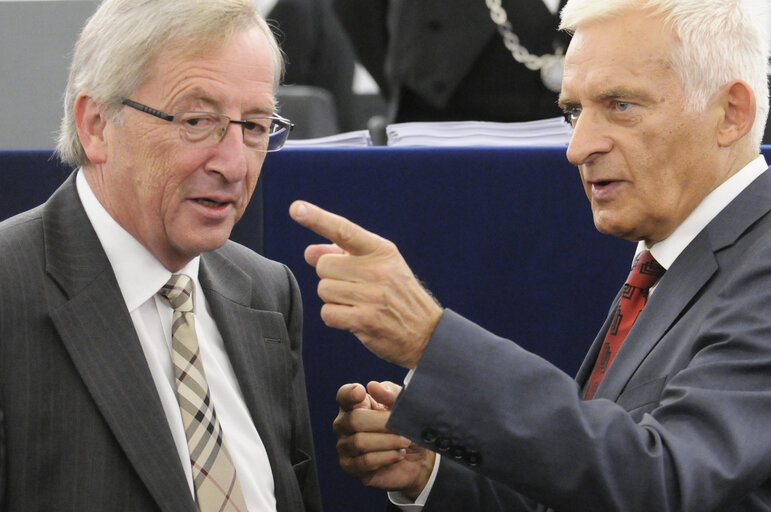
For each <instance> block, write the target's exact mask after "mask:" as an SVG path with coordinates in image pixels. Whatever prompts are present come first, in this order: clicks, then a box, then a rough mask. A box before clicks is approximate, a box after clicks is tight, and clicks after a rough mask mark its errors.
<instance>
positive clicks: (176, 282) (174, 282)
mask: <svg viewBox="0 0 771 512" xmlns="http://www.w3.org/2000/svg"><path fill="white" fill-rule="evenodd" d="M158 294H159V295H160V296H161V297H163V298H164V299H165V300H166V302H167V303H168V304H169V305H170V306H171V307H172V308H174V310H175V311H182V312H188V311H193V280H192V279H190V277H188V276H186V275H185V274H174V275H172V276H171V277H170V278H169V280H168V282H166V284H164V285H163V286H162V287H161V289H160V290H159V291H158Z"/></svg>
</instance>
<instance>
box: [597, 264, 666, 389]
mask: <svg viewBox="0 0 771 512" xmlns="http://www.w3.org/2000/svg"><path fill="white" fill-rule="evenodd" d="M663 274H664V267H662V266H661V265H659V264H658V263H657V262H656V260H654V259H653V256H652V255H651V253H650V251H643V252H641V253H640V254H638V255H637V258H636V259H635V263H634V266H633V267H632V271H631V272H629V277H627V279H626V283H624V289H623V291H622V293H621V298H620V299H619V301H618V305H617V306H616V311H615V312H614V314H613V321H612V322H611V324H610V327H609V328H608V332H607V334H606V335H605V341H603V343H602V347H601V348H600V353H599V354H598V356H597V362H596V363H594V370H592V375H591V377H589V385H588V386H587V388H586V396H585V398H586V399H587V400H589V399H590V398H592V397H593V396H594V393H595V391H597V388H598V387H599V385H600V382H602V378H603V377H605V372H606V371H607V369H608V367H609V366H610V363H612V362H613V358H614V357H615V356H616V353H617V352H618V349H619V348H620V347H621V344H622V343H623V342H624V338H626V335H627V334H628V333H629V330H630V329H631V328H632V325H634V322H635V320H637V316H638V315H639V314H640V312H641V311H642V309H643V307H644V306H645V301H646V300H647V298H648V290H649V289H650V287H651V286H653V285H654V283H655V282H656V281H657V280H658V279H659V278H660V277H661V276H662V275H663Z"/></svg>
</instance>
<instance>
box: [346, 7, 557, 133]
mask: <svg viewBox="0 0 771 512" xmlns="http://www.w3.org/2000/svg"><path fill="white" fill-rule="evenodd" d="M331 1H332V6H333V9H334V12H335V14H336V15H337V16H338V18H339V20H340V22H341V23H342V25H343V26H344V27H345V30H346V31H347V33H348V34H349V36H350V38H351V42H352V44H353V47H354V49H355V52H356V56H357V58H358V60H359V61H360V62H361V63H362V64H363V65H364V67H366V69H367V70H368V71H369V73H370V74H371V75H372V77H373V78H374V79H375V80H376V81H377V83H378V84H379V86H380V89H381V91H382V92H383V94H384V96H385V97H386V98H387V100H388V106H389V121H392V122H407V121H457V120H481V121H502V122H510V121H531V120H534V119H544V118H549V117H556V116H559V115H561V112H560V110H559V108H557V103H556V102H557V92H556V91H555V90H553V89H555V88H556V90H557V91H558V90H559V88H558V87H559V73H557V79H556V87H555V84H554V82H555V79H554V77H553V76H552V77H551V78H548V77H547V79H546V82H547V83H548V84H549V85H550V86H551V87H552V90H550V89H549V87H548V86H547V84H545V82H544V78H543V77H542V73H541V72H540V71H539V70H531V69H528V67H526V66H525V65H524V64H522V63H521V62H518V60H517V59H515V57H514V56H513V55H512V49H514V50H515V52H516V53H518V54H519V58H520V59H522V55H523V54H530V55H533V56H541V55H555V54H556V55H559V54H560V53H562V52H564V49H565V48H566V47H567V43H568V36H567V35H566V34H564V33H559V32H557V30H556V28H557V25H558V21H559V19H558V13H559V9H560V8H561V7H562V4H563V3H564V2H563V1H561V0H331ZM491 10H492V11H494V13H495V15H496V21H493V17H492V16H491ZM506 21H508V22H509V24H510V25H509V26H508V30H507V32H508V34H507V38H508V39H509V40H510V44H509V45H508V46H509V47H507V45H505V44H504V37H503V35H502V34H501V33H500V32H499V30H500V29H499V26H498V24H501V25H503V24H505V22H506ZM512 36H513V37H512ZM512 42H513V44H511V43H512ZM517 43H519V45H518V46H517ZM525 58H527V57H525Z"/></svg>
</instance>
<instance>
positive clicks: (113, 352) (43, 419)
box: [0, 175, 321, 512]
mask: <svg viewBox="0 0 771 512" xmlns="http://www.w3.org/2000/svg"><path fill="white" fill-rule="evenodd" d="M0 260H1V261H2V262H3V263H2V265H0V504H2V506H0V509H1V510H3V511H4V512H29V511H33V510H41V511H42V510H50V511H56V512H64V511H73V512H75V511H77V512H88V511H94V512H106V511H110V512H115V511H164V512H172V511H174V512H195V511H196V510H197V509H196V506H195V503H194V502H193V499H192V497H191V494H190V490H189V487H188V484H187V482H186V480H185V476H184V473H183V470H182V466H181V463H180V460H179V456H178V454H177V452H176V449H175V447H174V444H173V441H172V436H171V432H170V430H169V426H168V424H167V422H166V418H165V415H164V412H163V409H162V407H161V402H160V399H159V398H158V394H157V391H156V389H155V386H154V384H153V380H152V377H151V375H150V370H149V368H148V366H147V362H146V359H145V357H144V354H143V352H142V348H141V346H140V344H139V340H138V338H137V336H136V333H135V330H134V327H133V324H132V322H131V318H130V316H129V313H128V311H127V310H126V307H125V304H124V302H123V298H122V295H121V293H120V290H119V289H118V284H117V282H116V280H115V276H114V274H113V272H112V268H111V266H110V264H109V262H108V260H107V257H106V256H105V254H104V251H103V249H102V247H101V245H100V243H99V240H98V239H97V237H96V234H95V233H94V231H93V229H92V227H91V224H90V222H89V221H88V218H87V217H86V214H85V212H84V210H83V207H82V205H81V203H80V200H79V199H78V196H77V192H76V190H75V184H74V175H73V176H71V177H70V179H69V180H68V181H67V182H66V183H65V184H64V185H63V186H62V187H61V188H60V189H59V190H58V191H57V192H56V193H54V195H53V196H52V197H51V198H50V199H49V200H48V201H47V202H46V203H45V204H44V205H42V206H40V207H38V208H36V209H33V210H31V211H29V212H26V213H23V214H21V215H18V216H16V217H13V218H11V219H8V220H7V221H5V222H3V223H2V224H0ZM199 278H200V282H201V286H202V287H203V288H204V290H205V294H206V298H207V300H208V302H209V304H210V306H211V309H212V313H213V316H214V318H215V320H216V322H217V326H218V327H219V329H220V331H221V333H222V337H223V339H224V342H225V347H226V350H227V352H228V355H229V357H230V361H231V362H232V364H233V368H234V370H235V373H236V376H237V379H238V382H239V384H240V387H241V389H242V391H243V394H244V398H245V400H246V404H247V406H248V409H249V411H250V413H251V416H252V419H253V421H254V423H255V425H256V427H257V430H258V432H259V433H260V436H261V438H262V440H263V441H264V443H265V447H266V449H267V452H268V457H269V460H270V464H271V467H272V470H273V475H274V480H275V493H276V500H277V506H278V510H279V511H282V512H295V511H298V510H307V511H318V510H321V504H320V494H319V487H318V481H317V474H316V468H315V462H314V459H313V442H312V438H311V429H310V424H309V415H308V410H307V402H306V395H305V381H304V376H303V365H302V360H301V330H302V308H301V302H300V296H299V291H298V288H297V285H296V283H295V281H294V278H293V276H292V275H291V273H290V272H289V270H288V269H287V268H285V267H284V266H282V265H280V264H278V263H275V262H271V261H269V260H266V259H264V258H262V257H260V256H258V255H256V254H255V253H253V252H251V251H250V250H248V249H246V248H244V247H242V246H239V245H237V244H235V243H232V242H228V243H227V244H226V245H225V246H224V247H223V248H221V249H219V250H217V251H214V252H211V253H207V254H203V255H202V256H201V267H200V275H199Z"/></svg>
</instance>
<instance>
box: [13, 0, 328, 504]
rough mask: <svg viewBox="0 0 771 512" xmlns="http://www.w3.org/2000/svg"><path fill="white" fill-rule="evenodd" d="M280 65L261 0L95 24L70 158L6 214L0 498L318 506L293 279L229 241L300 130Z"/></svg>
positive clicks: (145, 9) (110, 15)
mask: <svg viewBox="0 0 771 512" xmlns="http://www.w3.org/2000/svg"><path fill="white" fill-rule="evenodd" d="M282 66H283V62H282V58H281V53H280V51H279V49H278V47H277V45H276V42H275V40H274V38H273V35H272V33H271V31H270V29H269V28H268V26H267V25H266V23H265V21H264V20H263V19H262V18H261V17H260V16H259V14H258V13H257V12H256V8H255V5H254V2H253V0H184V1H180V0H158V1H155V2H142V1H139V0H106V1H104V2H103V3H102V4H101V5H100V7H99V8H98V10H97V11H96V13H95V14H94V16H93V17H92V18H91V19H90V20H89V22H88V23H87V24H86V26H85V28H84V30H83V32H82V34H81V36H80V39H79V41H78V43H77V45H76V48H75V52H74V58H73V63H72V69H71V74H70V80H69V84H68V87H67V91H66V95H65V113H64V119H63V122H62V131H61V137H60V140H59V145H58V151H59V154H60V156H61V158H62V160H63V161H65V162H67V163H70V164H72V165H73V166H74V167H76V168H77V170H76V171H75V172H74V173H73V175H72V176H71V177H70V178H69V179H68V180H67V181H66V182H65V183H64V184H63V185H62V186H61V188H60V189H59V190H57V191H56V192H55V193H54V194H53V195H52V196H51V198H50V199H49V200H48V201H47V202H46V203H45V204H44V205H42V206H40V207H38V208H36V209H34V210H31V211H29V212H26V213H23V214H21V215H19V216H16V217H14V218H11V219H9V220H7V221H5V222H3V223H2V224H0V258H2V260H3V262H4V263H3V265H2V266H1V269H0V509H2V510H3V511H5V512H15V511H29V510H57V511H65V510H73V511H74V510H77V511H79V512H88V511H94V512H97V511H98V512H104V511H111V512H116V511H124V510H125V511H161V510H163V511H180V512H181V511H189V512H195V511H201V512H208V511H241V512H246V511H252V512H254V511H257V510H259V511H266V510H273V511H280V512H296V511H301V510H303V511H319V510H321V504H320V493H319V486H318V478H317V473H316V467H315V461H314V455H313V441H312V435H311V429H310V421H309V413H308V407H307V397H306V393H305V381H304V376H303V364H302V358H301V354H302V352H301V330H302V307H301V302H300V295H299V291H298V287H297V284H296V282H295V280H294V277H293V276H292V274H291V273H290V271H289V270H288V269H287V268H286V267H285V266H283V265H281V264H279V263H276V262H272V261H269V260H267V259H265V258H262V257H261V256H259V255H257V254H255V253H254V252H252V251H250V250H249V249H246V248H245V247H242V246H240V245H238V244H236V243H234V242H231V241H229V240H228V238H229V236H230V232H231V229H232V228H233V225H234V224H235V223H236V222H237V221H238V220H239V218H241V216H242V214H243V213H244V209H245V208H246V206H247V204H248V203H249V200H250V198H251V195H252V192H253V191H254V188H255V185H256V183H257V178H258V176H259V174H260V169H261V167H262V163H263V161H264V159H265V157H266V154H267V152H270V151H276V150H278V149H280V148H281V147H282V146H283V145H284V142H285V141H286V138H287V136H288V134H289V131H290V130H291V127H292V124H291V123H290V122H289V121H288V120H286V119H283V118H282V117H280V116H278V115H277V114H276V113H275V112H274V108H275V100H274V91H275V89H276V86H277V84H278V80H279V77H280V76H281V72H282ZM233 125H236V126H233Z"/></svg>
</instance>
